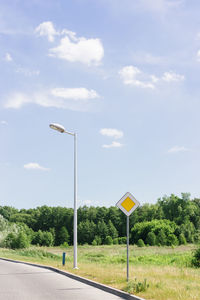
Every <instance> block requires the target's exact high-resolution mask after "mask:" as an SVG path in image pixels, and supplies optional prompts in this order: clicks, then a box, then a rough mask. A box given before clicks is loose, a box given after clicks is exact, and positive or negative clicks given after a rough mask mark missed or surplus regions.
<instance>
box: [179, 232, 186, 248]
mask: <svg viewBox="0 0 200 300" xmlns="http://www.w3.org/2000/svg"><path fill="white" fill-rule="evenodd" d="M178 240H179V244H180V245H186V244H187V241H186V238H185V236H184V234H183V233H180V234H179V237H178Z"/></svg>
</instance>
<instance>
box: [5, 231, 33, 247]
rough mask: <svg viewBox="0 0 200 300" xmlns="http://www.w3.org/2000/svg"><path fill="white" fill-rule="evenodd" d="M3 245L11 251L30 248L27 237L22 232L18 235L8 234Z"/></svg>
mask: <svg viewBox="0 0 200 300" xmlns="http://www.w3.org/2000/svg"><path fill="white" fill-rule="evenodd" d="M4 245H5V247H7V248H11V249H22V248H28V247H29V246H30V241H29V238H28V236H27V235H26V234H25V233H24V232H20V233H19V234H14V233H9V234H8V235H7V237H6V239H5V241H4Z"/></svg>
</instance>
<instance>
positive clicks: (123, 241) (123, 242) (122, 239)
mask: <svg viewBox="0 0 200 300" xmlns="http://www.w3.org/2000/svg"><path fill="white" fill-rule="evenodd" d="M118 242H119V244H120V245H122V244H126V237H125V236H123V237H119V238H118Z"/></svg>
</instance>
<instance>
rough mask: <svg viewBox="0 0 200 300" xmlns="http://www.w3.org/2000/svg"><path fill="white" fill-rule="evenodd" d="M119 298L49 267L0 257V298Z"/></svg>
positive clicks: (76, 299)
mask: <svg viewBox="0 0 200 300" xmlns="http://www.w3.org/2000/svg"><path fill="white" fill-rule="evenodd" d="M46 299H48V300H60V299H65V300H66V299H69V300H120V299H123V298H121V297H117V296H115V295H112V294H110V293H107V292H104V291H102V290H100V289H98V288H95V287H92V286H89V285H87V284H84V283H81V282H79V281H76V280H74V279H71V278H68V277H66V276H64V275H61V274H58V273H55V272H53V271H50V270H46V269H42V268H38V267H34V266H28V265H25V264H20V263H14V262H8V261H3V260H0V300H46Z"/></svg>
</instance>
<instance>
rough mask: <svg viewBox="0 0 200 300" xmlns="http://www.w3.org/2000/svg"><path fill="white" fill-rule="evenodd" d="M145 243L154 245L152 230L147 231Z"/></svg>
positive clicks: (154, 238) (154, 237)
mask: <svg viewBox="0 0 200 300" xmlns="http://www.w3.org/2000/svg"><path fill="white" fill-rule="evenodd" d="M146 244H148V245H150V246H155V244H156V235H155V233H153V232H149V233H148V234H147V238H146Z"/></svg>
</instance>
